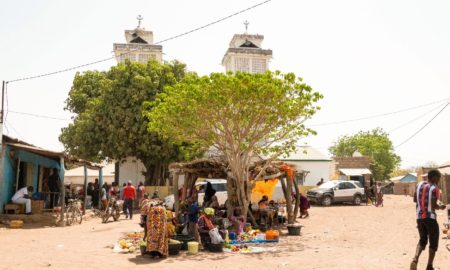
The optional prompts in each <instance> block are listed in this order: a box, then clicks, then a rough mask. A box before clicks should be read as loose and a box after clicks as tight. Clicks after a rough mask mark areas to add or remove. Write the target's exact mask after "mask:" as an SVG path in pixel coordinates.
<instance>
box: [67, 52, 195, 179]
mask: <svg viewBox="0 0 450 270" xmlns="http://www.w3.org/2000/svg"><path fill="white" fill-rule="evenodd" d="M184 76H185V65H184V64H181V63H179V62H172V63H164V64H160V63H158V62H157V61H155V60H151V61H149V62H148V63H147V64H141V63H137V62H128V61H127V62H126V63H121V64H118V65H117V66H114V67H112V68H111V69H110V70H108V71H87V72H84V73H77V74H76V76H75V78H74V82H73V86H72V88H71V90H70V92H69V97H68V99H67V100H66V109H67V110H69V111H71V112H73V113H75V114H76V116H75V118H74V121H73V123H71V124H69V126H68V127H66V128H63V129H62V133H61V135H60V141H61V142H62V143H63V144H64V147H65V149H66V151H67V152H69V153H70V154H72V155H74V156H77V157H80V158H84V159H89V160H94V161H100V160H105V159H114V160H120V159H122V158H125V157H127V156H135V157H137V158H139V159H140V160H141V161H142V162H143V163H144V165H145V166H146V169H147V179H152V180H158V179H155V178H158V177H159V178H160V172H161V169H162V167H161V166H163V164H167V163H168V162H171V161H173V160H182V159H184V158H186V156H184V155H185V154H186V153H188V151H184V150H185V146H186V145H185V144H184V143H182V142H180V143H179V144H173V143H171V142H170V141H169V140H166V139H162V138H161V137H160V136H159V135H158V134H157V133H156V132H151V133H149V132H148V129H147V125H148V120H147V118H146V117H144V116H143V115H142V109H143V103H144V102H145V101H151V100H154V98H155V96H156V94H157V93H159V92H161V91H162V90H163V88H164V87H165V86H168V85H174V84H176V83H177V82H178V81H180V80H181V79H182V78H183V77H184ZM146 108H147V109H149V108H148V107H146Z"/></svg>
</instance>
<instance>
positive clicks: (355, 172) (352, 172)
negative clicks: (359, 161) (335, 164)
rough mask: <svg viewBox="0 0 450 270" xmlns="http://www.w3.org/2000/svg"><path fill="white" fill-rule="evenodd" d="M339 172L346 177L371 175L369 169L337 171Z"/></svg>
mask: <svg viewBox="0 0 450 270" xmlns="http://www.w3.org/2000/svg"><path fill="white" fill-rule="evenodd" d="M339 171H340V172H341V173H343V174H345V175H347V176H357V175H365V174H372V172H371V171H370V170H369V169H339Z"/></svg>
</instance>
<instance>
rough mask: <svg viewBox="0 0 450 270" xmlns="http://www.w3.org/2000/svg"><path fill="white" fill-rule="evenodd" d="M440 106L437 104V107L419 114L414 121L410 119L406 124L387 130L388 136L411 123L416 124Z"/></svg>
mask: <svg viewBox="0 0 450 270" xmlns="http://www.w3.org/2000/svg"><path fill="white" fill-rule="evenodd" d="M441 106H442V104H439V105H438V106H437V107H434V108H433V109H431V110H429V111H427V112H426V113H424V114H421V115H420V116H418V117H416V118H414V119H412V120H410V121H408V122H406V123H404V124H401V125H400V126H397V127H395V128H393V129H391V130H389V131H388V133H389V134H390V133H392V132H394V131H396V130H399V129H401V128H403V127H405V126H407V125H409V124H412V123H414V122H416V121H417V120H420V119H422V118H423V117H425V116H427V115H428V114H430V113H432V112H434V111H436V110H437V109H439V108H440V107H441Z"/></svg>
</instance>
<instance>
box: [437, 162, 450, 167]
mask: <svg viewBox="0 0 450 270" xmlns="http://www.w3.org/2000/svg"><path fill="white" fill-rule="evenodd" d="M445 167H450V161H447V162H445V163H444V164H442V165H440V166H439V168H445Z"/></svg>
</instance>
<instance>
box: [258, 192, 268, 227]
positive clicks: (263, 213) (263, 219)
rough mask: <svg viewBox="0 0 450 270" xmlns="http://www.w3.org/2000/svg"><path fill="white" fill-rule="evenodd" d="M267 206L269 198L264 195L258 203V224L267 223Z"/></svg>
mask: <svg viewBox="0 0 450 270" xmlns="http://www.w3.org/2000/svg"><path fill="white" fill-rule="evenodd" d="M268 206H269V197H267V196H266V195H264V196H262V198H261V200H260V201H259V202H258V209H259V223H260V224H266V223H267V207H268Z"/></svg>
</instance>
